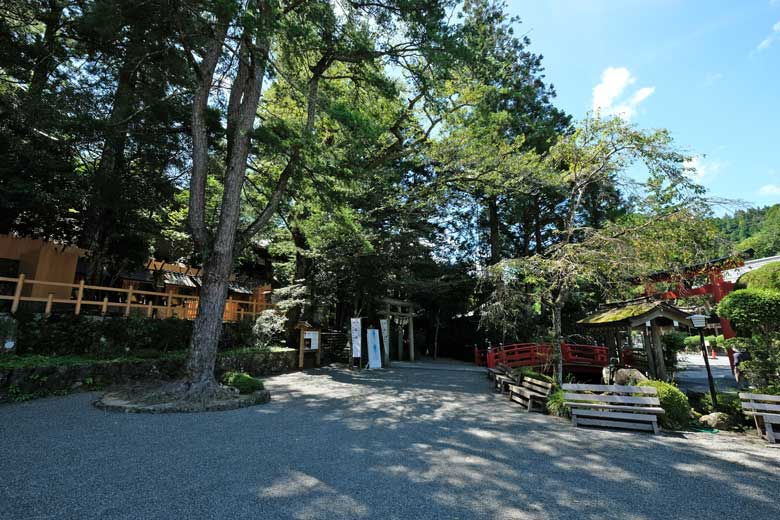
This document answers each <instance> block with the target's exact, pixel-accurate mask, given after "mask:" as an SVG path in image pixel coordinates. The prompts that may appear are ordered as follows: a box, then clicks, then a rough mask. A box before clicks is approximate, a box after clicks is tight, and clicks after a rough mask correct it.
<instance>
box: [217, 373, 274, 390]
mask: <svg viewBox="0 0 780 520" xmlns="http://www.w3.org/2000/svg"><path fill="white" fill-rule="evenodd" d="M222 383H223V384H225V385H227V386H232V387H233V388H235V389H236V390H238V391H239V393H242V394H251V393H252V392H257V391H258V390H262V389H263V388H264V387H263V382H262V381H260V380H259V379H255V378H254V377H252V376H250V375H249V374H247V373H246V372H226V373H225V374H223V375H222Z"/></svg>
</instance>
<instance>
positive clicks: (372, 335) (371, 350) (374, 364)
mask: <svg viewBox="0 0 780 520" xmlns="http://www.w3.org/2000/svg"><path fill="white" fill-rule="evenodd" d="M366 339H367V341H368V368H382V351H381V350H380V349H379V331H378V330H376V329H368V330H367V331H366Z"/></svg>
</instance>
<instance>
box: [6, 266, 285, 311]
mask: <svg viewBox="0 0 780 520" xmlns="http://www.w3.org/2000/svg"><path fill="white" fill-rule="evenodd" d="M0 283H14V284H15V285H16V287H15V289H14V293H13V295H12V296H9V295H3V294H0V301H11V314H14V313H16V311H17V310H18V309H19V305H20V304H21V303H22V302H32V303H45V304H46V307H45V311H44V313H45V314H46V315H50V314H51V311H52V306H53V305H54V304H64V305H73V306H74V309H73V313H74V314H75V315H78V314H81V307H82V306H83V305H91V306H101V314H102V315H105V314H106V313H107V312H108V308H109V307H120V308H124V309H125V312H124V315H125V316H129V314H130V311H131V310H132V309H145V311H146V316H147V317H149V318H152V317H154V314H155V313H154V311H161V312H158V313H157V315H156V317H158V318H167V317H173V316H177V317H179V318H184V319H195V316H196V315H197V311H198V306H199V303H200V297H199V296H196V295H191V294H177V293H172V292H157V291H144V290H138V289H135V288H134V287H130V288H127V289H126V288H123V287H106V286H101V285H87V284H85V283H84V281H80V282H79V283H66V282H53V281H46V280H34V279H29V278H26V277H25V275H24V274H20V275H19V276H18V277H17V278H10V277H7V276H0ZM25 286H33V287H35V286H48V287H66V288H69V289H71V294H72V292H73V290H75V292H76V295H75V298H74V297H73V296H72V295H71V298H69V299H65V298H55V297H54V294H55V293H54V292H49V293H48V296H47V297H45V298H44V297H41V296H25V295H23V294H22V293H23V292H24V287H25ZM85 291H99V292H100V293H102V294H100V295H92V294H85ZM107 294H111V295H112V297H113V298H114V299H113V300H109V297H108V296H107ZM101 296H102V298H100V297H101ZM134 296H144V297H149V298H144V300H148V301H145V302H133V301H132V298H133V297H134ZM96 297H97V298H100V299H96ZM154 299H158V300H159V299H162V300H164V302H165V303H164V304H163V305H159V304H155V302H153V301H152V300H154ZM117 300H118V301H117ZM122 300H124V301H122ZM182 308H183V312H182ZM269 308H273V304H270V303H268V302H266V301H263V300H235V299H233V298H228V299H227V300H226V301H225V311H224V313H223V321H238V320H243V319H245V318H250V319H254V318H256V317H257V316H258V315H259V314H260V313H261V312H263V311H264V310H266V309H269Z"/></svg>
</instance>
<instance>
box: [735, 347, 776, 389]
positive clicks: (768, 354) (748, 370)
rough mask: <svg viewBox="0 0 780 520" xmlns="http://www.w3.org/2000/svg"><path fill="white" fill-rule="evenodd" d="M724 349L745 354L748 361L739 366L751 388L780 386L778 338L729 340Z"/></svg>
mask: <svg viewBox="0 0 780 520" xmlns="http://www.w3.org/2000/svg"><path fill="white" fill-rule="evenodd" d="M724 347H726V348H732V349H734V350H739V351H741V352H747V353H749V354H750V359H749V360H748V361H743V362H741V363H740V364H739V370H740V372H741V373H742V376H743V377H745V378H746V379H747V381H749V382H750V384H752V385H753V386H757V387H765V386H771V385H780V340H778V338H763V337H760V336H754V337H753V338H730V339H727V340H726V341H725V342H724Z"/></svg>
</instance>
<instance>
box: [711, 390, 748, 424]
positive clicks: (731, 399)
mask: <svg viewBox="0 0 780 520" xmlns="http://www.w3.org/2000/svg"><path fill="white" fill-rule="evenodd" d="M699 408H700V411H701V413H702V414H704V415H706V414H710V413H713V412H721V413H725V414H726V415H728V416H729V418H730V419H731V423H732V424H734V425H736V426H744V425H747V424H749V421H748V419H747V418H746V417H745V414H744V413H743V412H742V401H740V399H739V394H721V393H718V406H717V407H714V406H712V396H711V395H710V394H709V392H707V393H706V394H704V395H703V396H702V397H701V399H700V400H699Z"/></svg>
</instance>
